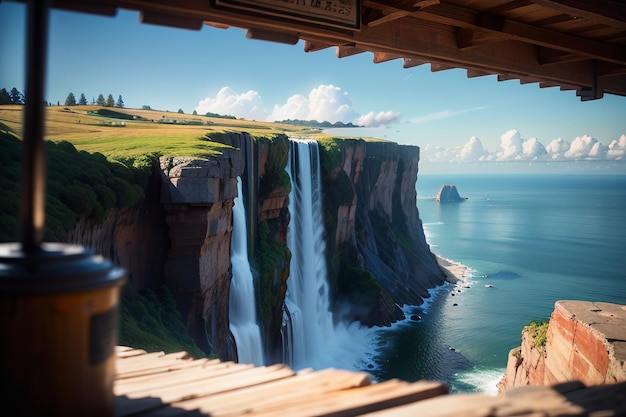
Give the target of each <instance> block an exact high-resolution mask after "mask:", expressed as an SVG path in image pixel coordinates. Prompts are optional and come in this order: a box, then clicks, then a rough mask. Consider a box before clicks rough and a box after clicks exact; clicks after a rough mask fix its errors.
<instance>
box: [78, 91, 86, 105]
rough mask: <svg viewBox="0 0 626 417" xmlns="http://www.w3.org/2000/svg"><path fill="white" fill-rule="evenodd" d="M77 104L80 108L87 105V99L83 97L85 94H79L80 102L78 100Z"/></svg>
mask: <svg viewBox="0 0 626 417" xmlns="http://www.w3.org/2000/svg"><path fill="white" fill-rule="evenodd" d="M78 104H80V105H81V106H86V105H87V97H85V94H83V93H81V94H80V100H78Z"/></svg>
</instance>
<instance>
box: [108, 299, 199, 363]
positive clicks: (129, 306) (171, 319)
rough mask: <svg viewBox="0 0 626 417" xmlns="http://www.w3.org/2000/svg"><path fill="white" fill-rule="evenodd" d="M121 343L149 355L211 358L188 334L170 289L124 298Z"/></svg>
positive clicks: (121, 312) (121, 317)
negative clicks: (182, 353)
mask: <svg viewBox="0 0 626 417" xmlns="http://www.w3.org/2000/svg"><path fill="white" fill-rule="evenodd" d="M119 344H120V345H123V346H131V347H133V348H136V349H143V350H145V351H147V352H158V351H164V352H165V353H172V352H179V351H181V350H184V351H187V352H188V353H189V354H191V356H193V357H194V358H203V357H207V354H206V353H205V352H203V351H202V350H200V349H199V348H198V346H197V345H196V344H195V342H194V341H193V340H192V339H191V338H190V337H189V335H188V334H187V331H186V329H185V326H184V325H183V323H182V321H181V319H180V313H179V312H178V310H177V308H176V302H175V301H174V298H173V297H172V294H171V293H170V291H169V290H168V289H167V287H161V288H159V289H158V290H157V291H156V292H154V291H151V290H147V291H145V292H144V293H142V294H141V295H139V296H136V297H134V298H132V299H131V298H128V299H127V298H123V299H122V301H121V303H120V334H119Z"/></svg>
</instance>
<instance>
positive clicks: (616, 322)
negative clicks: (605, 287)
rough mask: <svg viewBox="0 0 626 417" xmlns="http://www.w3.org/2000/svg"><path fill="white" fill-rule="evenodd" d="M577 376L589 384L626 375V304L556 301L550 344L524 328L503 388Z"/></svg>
mask: <svg viewBox="0 0 626 417" xmlns="http://www.w3.org/2000/svg"><path fill="white" fill-rule="evenodd" d="M572 380H578V381H580V382H582V383H584V384H585V385H598V384H607V383H614V382H618V381H626V306H622V305H617V304H609V303H600V302H586V301H557V303H556V304H555V308H554V312H553V313H552V316H551V317H550V321H549V324H548V329H547V334H546V339H545V345H544V346H540V344H539V343H536V341H535V340H534V338H533V335H532V334H531V333H530V332H529V331H528V330H525V331H524V332H523V333H522V345H521V346H520V347H519V348H516V349H513V350H511V352H510V353H509V360H508V364H507V369H506V373H505V375H504V377H503V378H502V380H501V381H500V383H499V384H498V391H499V392H500V393H502V392H505V391H507V390H509V389H511V388H514V387H520V386H525V385H553V384H556V383H559V382H564V381H572Z"/></svg>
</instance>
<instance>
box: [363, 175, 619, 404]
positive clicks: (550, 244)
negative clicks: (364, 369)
mask: <svg viewBox="0 0 626 417" xmlns="http://www.w3.org/2000/svg"><path fill="white" fill-rule="evenodd" d="M443 184H454V185H456V187H457V189H458V191H459V193H460V194H461V196H463V197H467V200H466V201H463V202H460V203H444V204H441V203H437V202H435V201H434V196H435V195H436V193H437V191H438V189H439V187H440V186H441V185H443ZM416 188H417V193H418V201H417V205H418V209H419V211H420V218H421V219H422V221H423V223H424V230H425V233H426V238H427V241H428V243H429V244H430V246H431V250H432V251H433V252H434V253H436V254H438V255H440V256H442V257H444V258H447V259H450V260H453V261H456V262H460V263H462V264H464V265H466V266H468V267H469V268H470V269H471V271H472V276H471V277H470V278H469V279H468V280H467V281H466V282H465V283H461V284H460V285H446V286H444V287H443V288H440V289H438V290H436V291H433V292H432V295H431V298H430V299H429V300H428V301H427V303H425V304H424V305H423V306H420V307H414V308H407V313H408V314H409V315H413V316H414V320H410V319H408V320H405V321H403V322H401V323H398V324H396V325H394V326H393V327H391V328H389V329H385V330H381V331H380V332H379V334H378V335H379V342H378V343H379V345H380V351H379V354H378V355H377V356H376V358H375V362H376V370H375V371H374V372H372V373H373V374H374V376H375V377H376V378H378V379H380V380H384V379H389V378H401V379H404V380H408V381H414V380H418V379H429V380H439V381H442V382H445V383H446V384H448V385H449V386H450V387H451V390H452V391H454V392H474V391H476V392H483V393H495V392H496V383H497V382H498V380H499V379H500V378H501V376H502V374H503V372H504V368H505V367H506V363H507V358H508V353H509V350H510V349H512V348H514V347H516V346H519V344H520V341H521V330H522V328H523V327H524V326H525V325H527V324H528V323H529V322H531V321H533V320H538V319H539V320H541V319H544V320H545V319H548V318H549V317H550V314H551V312H552V310H553V308H554V303H555V302H556V301H557V300H562V299H576V300H588V301H603V302H612V303H620V304H626V175H588V176H582V175H458V176H447V175H421V176H420V177H419V179H418V181H417V184H416ZM417 315H419V317H417ZM418 318H419V320H417V319H418Z"/></svg>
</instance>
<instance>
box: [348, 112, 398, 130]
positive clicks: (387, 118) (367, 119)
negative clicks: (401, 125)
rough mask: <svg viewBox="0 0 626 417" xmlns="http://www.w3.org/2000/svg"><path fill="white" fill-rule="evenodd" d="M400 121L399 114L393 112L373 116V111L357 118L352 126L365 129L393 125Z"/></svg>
mask: <svg viewBox="0 0 626 417" xmlns="http://www.w3.org/2000/svg"><path fill="white" fill-rule="evenodd" d="M399 120H400V113H396V112H394V111H391V110H388V111H381V112H379V113H377V114H374V112H373V111H371V112H369V113H367V114H364V115H362V116H360V117H358V118H357V119H356V120H355V121H354V124H356V125H358V126H365V127H378V126H385V125H389V124H392V123H395V122H397V121H399Z"/></svg>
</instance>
